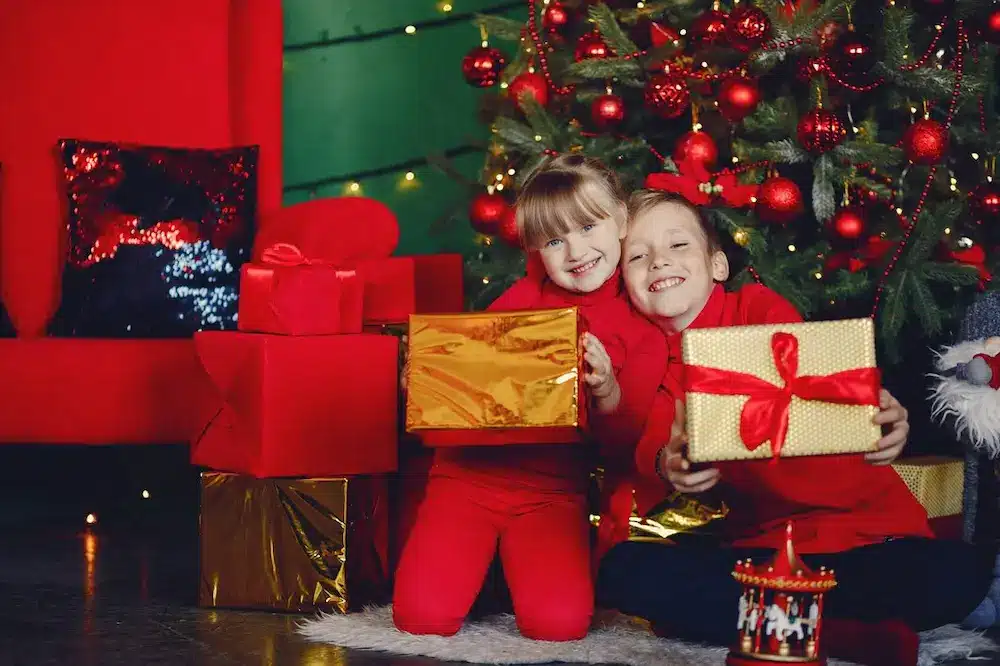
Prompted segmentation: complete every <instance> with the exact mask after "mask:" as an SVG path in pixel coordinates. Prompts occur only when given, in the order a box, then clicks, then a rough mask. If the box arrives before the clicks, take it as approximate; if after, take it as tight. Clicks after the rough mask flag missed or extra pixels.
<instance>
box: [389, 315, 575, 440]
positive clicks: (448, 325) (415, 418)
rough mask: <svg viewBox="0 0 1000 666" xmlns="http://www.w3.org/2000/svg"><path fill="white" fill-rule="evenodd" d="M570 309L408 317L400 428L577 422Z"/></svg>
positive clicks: (570, 424) (507, 426)
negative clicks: (405, 386) (402, 423)
mask: <svg viewBox="0 0 1000 666" xmlns="http://www.w3.org/2000/svg"><path fill="white" fill-rule="evenodd" d="M580 333H581V328H580V324H579V320H578V317H577V311H576V308H562V309H556V310H537V311H530V312H529V311H522V312H482V313H470V314H459V315H412V316H411V317H410V335H409V353H410V356H409V370H408V373H409V376H408V390H407V403H406V429H407V430H408V431H411V432H419V431H427V430H489V429H511V428H566V427H570V428H572V427H577V426H580V425H581V419H582V417H583V415H582V409H581V407H580V404H579V398H580V388H579V384H580V358H581V353H580V351H579V349H578V344H579V343H578V340H579V336H580Z"/></svg>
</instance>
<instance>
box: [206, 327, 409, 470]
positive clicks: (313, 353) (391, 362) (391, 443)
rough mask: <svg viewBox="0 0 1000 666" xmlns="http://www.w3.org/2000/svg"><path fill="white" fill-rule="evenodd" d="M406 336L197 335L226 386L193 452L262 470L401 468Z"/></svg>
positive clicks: (224, 464) (217, 380)
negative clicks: (401, 356) (401, 353)
mask: <svg viewBox="0 0 1000 666" xmlns="http://www.w3.org/2000/svg"><path fill="white" fill-rule="evenodd" d="M398 344H399V343H398V341H397V339H396V338H394V337H392V336H389V335H329V336H326V335H324V336H310V337H288V336H281V335H261V334H253V333H241V332H225V331H209V332H201V333H198V334H196V335H195V348H196V350H197V353H198V357H199V359H200V360H201V363H202V366H203V367H204V368H205V371H206V372H207V373H208V375H209V378H210V379H211V381H212V383H213V384H214V386H215V388H216V390H217V391H218V395H219V399H218V405H217V409H216V410H215V416H214V417H213V418H211V419H210V420H209V422H208V424H207V425H206V426H205V427H204V429H203V431H202V433H201V435H200V436H199V437H196V438H195V441H194V443H193V445H192V453H191V462H193V463H194V464H196V465H202V466H205V467H210V468H213V469H216V470H221V471H226V472H236V473H240V474H248V475H251V476H255V477H257V478H268V477H285V476H295V477H301V476H344V475H350V474H378V473H382V472H390V471H394V470H395V469H396V464H397V460H396V455H397V454H396V451H397V445H396V443H397V440H396V415H397V411H396V410H397V390H398V381H399V371H398V361H397V354H398Z"/></svg>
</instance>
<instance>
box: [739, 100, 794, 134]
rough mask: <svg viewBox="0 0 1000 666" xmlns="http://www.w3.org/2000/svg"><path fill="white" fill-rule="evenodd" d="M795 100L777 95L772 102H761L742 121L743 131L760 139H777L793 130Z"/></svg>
mask: <svg viewBox="0 0 1000 666" xmlns="http://www.w3.org/2000/svg"><path fill="white" fill-rule="evenodd" d="M794 106H795V102H794V101H793V99H792V98H791V97H779V98H777V99H776V100H774V101H773V102H767V101H765V102H761V103H760V105H758V107H757V109H756V110H755V111H754V112H753V114H751V115H750V116H749V117H747V118H746V119H745V120H744V121H743V131H744V132H746V133H747V134H751V135H754V136H758V137H760V138H762V139H773V140H777V139H779V138H781V137H787V136H788V135H789V134H790V133H792V132H794V130H795V122H796V121H795V118H796V114H795V108H794Z"/></svg>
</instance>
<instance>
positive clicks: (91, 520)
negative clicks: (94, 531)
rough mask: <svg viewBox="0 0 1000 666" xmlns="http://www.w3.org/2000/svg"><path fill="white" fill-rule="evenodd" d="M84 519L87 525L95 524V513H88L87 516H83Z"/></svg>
mask: <svg viewBox="0 0 1000 666" xmlns="http://www.w3.org/2000/svg"><path fill="white" fill-rule="evenodd" d="M85 520H86V521H87V524H88V525H96V524H97V514H96V513H88V514H87V517H86V518H85Z"/></svg>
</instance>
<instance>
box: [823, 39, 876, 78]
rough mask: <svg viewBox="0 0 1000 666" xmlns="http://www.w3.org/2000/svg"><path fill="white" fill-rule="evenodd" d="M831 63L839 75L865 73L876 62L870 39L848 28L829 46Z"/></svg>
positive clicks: (873, 47)
mask: <svg viewBox="0 0 1000 666" xmlns="http://www.w3.org/2000/svg"><path fill="white" fill-rule="evenodd" d="M829 57H830V60H831V64H832V65H833V66H834V67H835V68H836V70H837V73H839V74H840V75H841V76H858V75H861V74H867V73H868V72H870V71H871V70H872V67H874V66H875V63H876V62H878V56H877V55H876V53H875V46H874V44H873V43H872V40H871V39H869V38H868V37H866V36H865V35H862V34H861V33H859V32H856V31H854V30H848V31H847V32H845V33H844V34H842V35H841V36H840V37H838V38H837V41H835V42H834V43H833V45H832V46H831V47H830V48H829Z"/></svg>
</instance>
